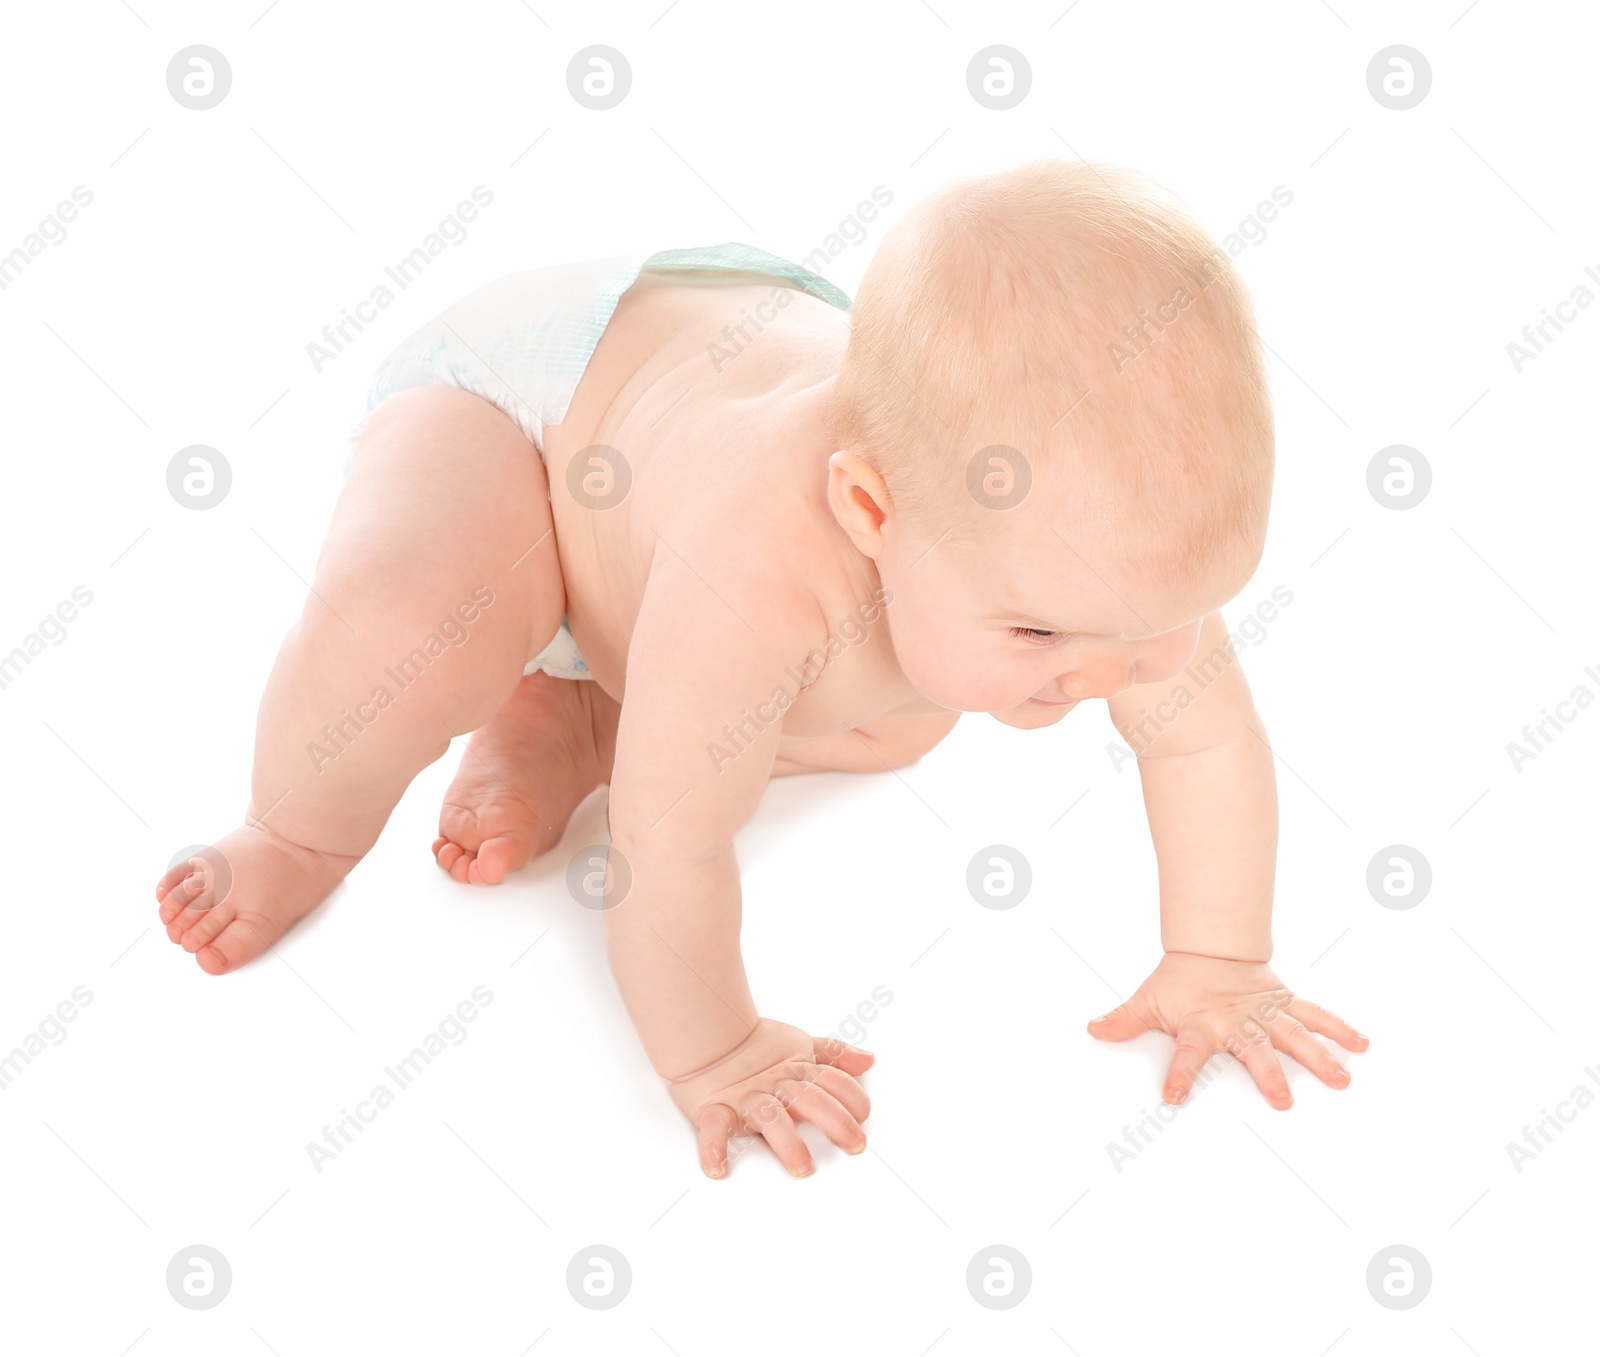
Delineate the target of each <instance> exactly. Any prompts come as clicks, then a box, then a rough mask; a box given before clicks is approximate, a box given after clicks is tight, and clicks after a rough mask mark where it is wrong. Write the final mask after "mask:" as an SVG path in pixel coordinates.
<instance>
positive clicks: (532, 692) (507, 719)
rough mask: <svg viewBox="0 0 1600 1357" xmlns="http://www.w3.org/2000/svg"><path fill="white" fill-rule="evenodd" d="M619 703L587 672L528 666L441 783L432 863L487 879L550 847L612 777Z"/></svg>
mask: <svg viewBox="0 0 1600 1357" xmlns="http://www.w3.org/2000/svg"><path fill="white" fill-rule="evenodd" d="M620 713H621V708H620V707H619V706H618V705H617V703H615V702H614V701H612V699H611V698H609V697H608V696H606V694H605V692H604V691H603V690H601V688H600V687H599V685H598V684H596V683H595V682H593V681H592V680H585V679H558V678H552V677H551V676H550V675H549V674H546V673H544V672H543V671H539V672H536V673H532V674H528V675H526V676H525V677H524V678H523V679H522V681H521V682H520V683H518V684H517V689H516V691H515V692H514V693H513V694H512V695H511V698H510V700H509V701H508V702H507V703H506V705H505V706H503V707H502V708H501V709H500V710H499V711H498V712H496V713H495V715H494V717H493V718H492V719H491V720H490V722H489V724H488V725H486V726H484V727H483V728H482V729H481V730H479V731H477V732H476V733H475V734H474V735H473V737H472V741H471V743H470V744H469V745H468V746H467V752H466V754H465V755H463V756H462V759H461V767H460V769H459V770H458V771H457V773H456V778H455V781H454V782H452V783H451V784H450V790H449V791H448V792H446V793H445V798H444V805H443V806H442V807H441V808H440V811H439V837H438V838H437V839H435V840H434V842H433V853H434V856H435V857H436V858H437V859H438V860H439V865H440V866H441V867H443V868H444V869H445V870H446V871H447V872H449V873H450V875H451V876H453V877H454V878H455V879H456V880H457V881H466V882H471V883H472V884H473V885H476V886H492V885H496V884H498V883H499V882H501V881H504V880H505V879H506V877H507V876H509V875H510V874H511V873H512V872H514V871H516V870H517V868H519V867H521V866H523V865H524V864H525V863H527V862H530V861H532V860H533V859H534V858H536V857H538V856H539V855H540V854H541V853H545V852H548V851H549V850H550V849H551V848H553V847H555V845H556V843H557V842H559V840H560V838H561V835H562V833H563V831H565V829H566V827H567V821H568V820H569V819H571V818H572V812H573V811H574V810H575V809H577V806H578V802H580V801H582V800H583V798H584V797H586V796H587V795H588V794H589V793H590V792H592V791H593V790H594V789H595V788H596V787H598V786H599V785H600V784H601V783H602V782H606V781H608V780H609V779H610V777H611V762H612V757H613V755H614V753H615V749H616V736H617V718H618V716H619V715H620Z"/></svg>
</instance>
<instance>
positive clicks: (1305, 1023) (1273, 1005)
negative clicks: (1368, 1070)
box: [1089, 952, 1367, 1111]
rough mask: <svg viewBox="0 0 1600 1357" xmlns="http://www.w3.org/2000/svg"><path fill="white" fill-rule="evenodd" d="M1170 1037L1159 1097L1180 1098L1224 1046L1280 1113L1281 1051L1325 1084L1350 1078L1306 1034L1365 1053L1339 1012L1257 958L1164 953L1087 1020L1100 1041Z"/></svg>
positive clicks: (1286, 1097) (1285, 1094)
mask: <svg viewBox="0 0 1600 1357" xmlns="http://www.w3.org/2000/svg"><path fill="white" fill-rule="evenodd" d="M1156 1030H1159V1031H1162V1032H1166V1033H1168V1034H1169V1035H1171V1036H1173V1037H1176V1038H1177V1042H1178V1048H1177V1050H1175V1051H1174V1052H1173V1053H1172V1065H1171V1067H1170V1068H1169V1069H1168V1070H1167V1081H1166V1087H1165V1089H1164V1090H1163V1093H1162V1097H1163V1098H1165V1099H1166V1101H1167V1102H1169V1103H1181V1102H1183V1100H1184V1099H1185V1098H1187V1097H1188V1096H1189V1090H1190V1088H1191V1086H1192V1085H1193V1084H1194V1080H1195V1075H1197V1074H1198V1073H1199V1072H1200V1068H1201V1066H1203V1065H1204V1064H1205V1063H1206V1061H1207V1060H1209V1059H1210V1058H1211V1056H1212V1055H1213V1053H1215V1052H1216V1051H1227V1052H1228V1054H1230V1055H1232V1056H1234V1057H1235V1058H1236V1059H1237V1060H1239V1061H1240V1062H1241V1063H1242V1064H1243V1065H1244V1067H1245V1068H1246V1069H1248V1070H1249V1071H1250V1074H1251V1077H1252V1078H1254V1079H1255V1081H1256V1085H1257V1087H1259V1088H1260V1089H1261V1092H1262V1094H1263V1095H1264V1096H1265V1098H1266V1100H1267V1101H1268V1102H1269V1103H1271V1104H1272V1105H1273V1106H1274V1107H1275V1108H1277V1109H1278V1110H1279V1111H1283V1110H1284V1109H1286V1108H1288V1107H1289V1106H1290V1104H1292V1103H1293V1102H1294V1098H1293V1097H1292V1096H1291V1095H1290V1093H1289V1085H1288V1083H1287V1082H1286V1081H1285V1079H1284V1077H1283V1066H1282V1065H1280V1064H1279V1063H1278V1055H1277V1052H1278V1051H1284V1052H1287V1053H1288V1054H1289V1055H1292V1056H1293V1057H1294V1058H1295V1059H1296V1060H1298V1061H1299V1062H1300V1063H1301V1064H1302V1065H1304V1066H1305V1067H1306V1068H1307V1069H1308V1070H1310V1071H1311V1072H1312V1073H1313V1074H1314V1075H1316V1076H1317V1078H1319V1079H1320V1080H1322V1082H1323V1083H1325V1084H1327V1085H1328V1087H1329V1088H1344V1087H1345V1086H1346V1085H1347V1084H1348V1083H1349V1082H1350V1071H1349V1070H1347V1069H1345V1067H1344V1066H1343V1065H1341V1064H1340V1063H1339V1062H1338V1061H1337V1060H1336V1059H1334V1057H1333V1054H1332V1053H1331V1052H1330V1051H1329V1050H1328V1048H1327V1047H1326V1046H1324V1045H1323V1044H1322V1043H1321V1042H1320V1041H1318V1040H1317V1039H1316V1037H1314V1036H1312V1035H1311V1034H1312V1033H1313V1032H1316V1033H1319V1034H1321V1035H1322V1036H1325V1037H1332V1038H1333V1040H1334V1041H1336V1042H1338V1043H1339V1045H1341V1046H1343V1047H1344V1048H1345V1050H1347V1051H1364V1050H1366V1049H1367V1039H1366V1038H1365V1037H1364V1036H1362V1035H1361V1033H1359V1032H1358V1031H1356V1030H1355V1028H1353V1027H1351V1026H1350V1024H1349V1023H1347V1022H1345V1020H1344V1019H1343V1018H1336V1017H1335V1016H1334V1015H1333V1014H1332V1013H1329V1012H1328V1011H1327V1010H1326V1009H1323V1008H1318V1007H1317V1005H1316V1004H1313V1003H1310V1002H1309V1001H1308V1000H1305V999H1297V998H1295V996H1294V994H1293V993H1292V992H1291V991H1290V990H1288V989H1287V988H1285V986H1284V984H1283V982H1282V981H1281V980H1279V979H1278V977H1277V976H1275V975H1274V974H1273V973H1272V968H1271V967H1269V966H1268V965H1267V964H1266V963H1265V962H1262V961H1226V960H1223V959H1221V958H1219V957H1207V956H1196V955H1194V954H1193V953H1189V952H1168V953H1167V954H1166V955H1165V956H1164V957H1162V958H1161V964H1160V965H1159V966H1157V967H1156V968H1155V970H1154V971H1152V972H1151V974H1150V978H1149V979H1148V980H1146V981H1145V982H1144V984H1142V985H1140V986H1139V989H1138V991H1137V993H1135V994H1134V995H1133V997H1132V998H1131V999H1129V1000H1128V1002H1127V1003H1125V1004H1122V1005H1121V1006H1120V1007H1118V1008H1115V1009H1113V1010H1112V1011H1111V1012H1110V1013H1107V1014H1106V1015H1105V1017H1103V1018H1096V1019H1095V1020H1094V1021H1093V1022H1091V1023H1090V1024H1089V1035H1090V1036H1092V1037H1096V1038H1098V1039H1099V1040H1101V1041H1127V1040H1128V1039H1129V1038H1130V1037H1136V1036H1138V1035H1139V1034H1140V1033H1141V1032H1149V1031H1156Z"/></svg>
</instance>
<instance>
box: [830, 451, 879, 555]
mask: <svg viewBox="0 0 1600 1357" xmlns="http://www.w3.org/2000/svg"><path fill="white" fill-rule="evenodd" d="M888 502H889V494H888V487H887V486H886V485H885V484H884V482H883V477H882V476H880V475H879V474H878V472H877V469H876V468H875V467H874V466H873V465H872V464H871V463H870V462H868V461H867V460H866V458H864V457H862V456H861V455H860V454H859V453H854V452H850V451H848V450H846V449H840V450H839V451H837V452H834V453H832V454H831V455H830V456H829V458H828V504H829V507H830V508H832V510H833V516H834V517H835V518H836V519H838V521H839V526H840V527H841V528H843V529H844V530H845V531H846V532H847V533H849V534H850V538H851V540H852V541H853V542H854V543H855V544H856V546H857V548H859V549H860V550H861V551H862V552H864V553H865V554H866V555H868V556H874V557H875V556H877V554H878V548H879V545H880V543H881V540H882V535H883V520H884V518H885V517H886V516H887V511H886V506H887V504H888Z"/></svg>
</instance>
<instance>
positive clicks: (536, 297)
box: [344, 241, 850, 679]
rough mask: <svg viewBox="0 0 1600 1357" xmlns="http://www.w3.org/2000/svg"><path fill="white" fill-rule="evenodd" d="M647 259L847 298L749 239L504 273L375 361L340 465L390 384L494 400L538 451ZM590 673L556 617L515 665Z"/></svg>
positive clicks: (845, 303) (836, 300)
mask: <svg viewBox="0 0 1600 1357" xmlns="http://www.w3.org/2000/svg"><path fill="white" fill-rule="evenodd" d="M646 268H649V269H688V270H700V269H716V270H733V271H738V272H747V273H758V274H763V275H769V276H772V277H777V278H783V279H786V280H788V281H789V282H792V283H794V284H795V285H796V286H797V287H799V288H802V289H803V290H805V291H807V292H810V293H812V294H813V295H815V296H818V297H821V298H822V299H823V300H824V301H826V302H828V303H830V304H831V305H834V306H837V307H839V308H840V309H841V310H845V311H848V310H849V309H850V298H849V297H848V296H846V295H845V293H843V292H842V291H840V290H839V289H838V288H837V287H835V286H834V285H833V284H832V283H830V282H828V280H827V279H826V278H823V277H822V276H821V275H819V274H816V273H813V272H811V270H809V269H806V268H803V267H802V266H800V265H798V264H792V263H790V262H789V261H788V260H785V259H781V258H779V257H778V256H777V255H774V254H768V253H767V252H766V251H765V250H761V249H757V248H756V247H755V246H753V245H744V244H740V243H739V242H737V241H728V242H725V243H724V244H721V245H709V246H698V247H694V248H690V249H682V250H659V251H657V252H656V253H654V254H642V253H640V254H626V255H615V256H612V257H610V258H606V259H590V260H584V261H581V262H578V263H571V264H557V265H551V266H549V267H546V268H539V269H528V270H526V271H524V272H522V273H513V274H509V275H507V276H506V277H504V278H498V279H496V280H495V281H494V282H492V283H489V284H486V285H485V286H483V287H480V288H479V289H478V290H477V291H476V292H473V293H470V294H469V295H467V296H466V297H464V298H462V299H461V300H460V301H458V302H456V303H455V304H454V305H453V306H451V307H449V308H448V309H447V310H445V311H444V312H442V313H441V314H440V315H438V316H435V317H434V318H433V319H432V320H430V321H429V322H428V323H427V324H426V325H424V326H423V327H422V328H421V329H420V330H418V331H417V332H416V333H415V334H413V335H411V336H409V337H408V338H407V339H406V340H405V341H404V342H402V343H401V344H399V345H397V346H396V347H395V349H394V351H393V352H392V353H391V354H390V355H389V356H388V357H387V358H385V359H384V360H383V362H382V363H380V364H379V366H378V370H377V373H376V375H375V376H374V377H373V380H372V385H371V387H370V388H369V389H368V392H367V410H366V414H365V415H363V416H362V418H361V420H360V422H359V423H357V424H356V426H355V427H354V428H353V429H352V430H351V431H350V437H349V442H348V446H347V449H346V452H345V458H344V469H345V470H346V471H348V470H349V469H350V464H351V461H352V459H353V458H354V456H355V448H356V443H357V441H358V440H359V438H360V436H361V431H362V429H363V427H364V426H365V424H366V419H367V416H370V415H371V413H372V412H373V411H374V410H376V409H377V408H378V406H379V405H381V404H382V403H383V402H384V401H385V400H387V399H388V398H389V397H390V396H392V395H393V394H394V393H395V392H396V391H403V390H405V389H406V388H408V387H413V386H454V387H459V388H460V389H462V390H463V391H471V392H472V393H473V394H474V395H478V396H482V397H483V398H484V399H485V400H487V401H489V402H490V403H492V404H493V405H495V406H497V407H498V408H499V409H500V410H502V411H503V412H504V413H505V414H506V415H507V417H508V418H510V419H511V420H512V421H513V422H514V423H515V424H516V426H517V427H518V428H519V429H521V430H522V432H523V433H524V434H526V435H527V437H528V439H529V441H530V442H532V443H533V445H534V447H535V448H537V449H539V453H540V456H543V455H544V431H545V428H546V426H548V425H553V424H560V423H561V421H562V420H563V419H564V418H566V414H567V408H568V406H570V405H571V403H572V397H573V393H574V392H576V391H577V389H578V381H579V379H580V378H581V377H582V376H583V372H584V369H585V368H586V367H587V366H588V363H589V359H590V357H591V356H592V355H593V354H594V351H595V348H596V346H597V345H598V344H599V343H600V336H601V335H602V334H603V333H604V331H605V328H606V325H607V324H608V323H609V322H610V320H611V316H612V313H613V312H614V311H615V310H616V307H617V302H618V301H619V300H620V299H621V297H622V294H623V293H624V292H626V291H627V290H628V289H629V288H630V287H631V286H632V285H633V282H634V280H635V279H636V278H637V277H638V276H639V274H640V272H641V271H642V270H644V269H646ZM535 670H542V671H543V672H545V673H547V674H552V675H554V676H555V677H557V678H572V679H583V678H593V677H594V676H593V675H592V674H591V673H590V672H589V669H588V666H587V665H586V664H585V663H584V662H583V657H582V655H580V654H579V653H578V646H577V643H576V642H575V641H574V640H573V638H572V632H571V630H570V629H569V628H568V626H567V622H566V619H565V618H563V619H562V622H561V627H560V630H559V631H557V633H556V635H555V637H554V638H553V639H552V640H551V642H550V644H549V645H548V646H546V647H545V648H544V649H543V650H542V651H541V652H540V653H539V655H538V656H536V657H535V658H534V659H533V660H531V661H529V663H528V665H527V667H526V668H525V669H524V671H523V672H524V673H529V674H531V673H533V672H534V671H535Z"/></svg>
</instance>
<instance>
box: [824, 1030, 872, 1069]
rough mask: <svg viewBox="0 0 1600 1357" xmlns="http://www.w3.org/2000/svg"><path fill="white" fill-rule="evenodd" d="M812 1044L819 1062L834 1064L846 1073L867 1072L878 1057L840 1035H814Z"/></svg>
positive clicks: (835, 1067)
mask: <svg viewBox="0 0 1600 1357" xmlns="http://www.w3.org/2000/svg"><path fill="white" fill-rule="evenodd" d="M811 1045H812V1048H813V1049H814V1050H815V1051H816V1057H815V1058H816V1062H817V1064H819V1065H832V1066H833V1067H834V1069H836V1070H843V1071H844V1072H845V1073H846V1074H865V1073H866V1072H867V1071H868V1070H870V1069H871V1068H872V1062H873V1061H875V1060H876V1059H877V1058H878V1057H877V1056H875V1055H873V1054H872V1052H871V1051H863V1050H862V1049H861V1048H860V1047H859V1046H852V1045H851V1044H850V1043H849V1042H847V1041H840V1040H839V1038H838V1037H812V1038H811Z"/></svg>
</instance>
